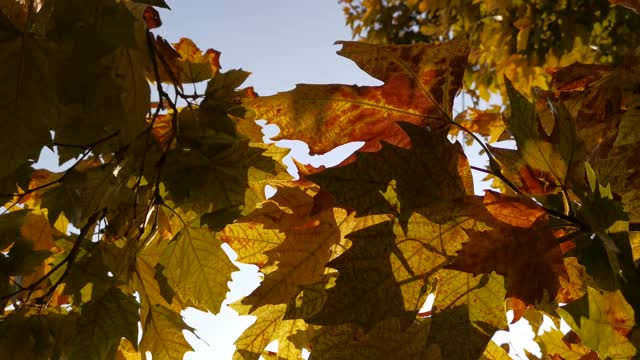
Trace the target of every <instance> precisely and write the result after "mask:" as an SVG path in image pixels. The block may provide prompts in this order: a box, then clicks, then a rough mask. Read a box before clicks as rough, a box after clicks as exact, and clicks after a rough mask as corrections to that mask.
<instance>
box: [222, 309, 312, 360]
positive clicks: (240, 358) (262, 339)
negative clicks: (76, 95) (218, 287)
mask: <svg viewBox="0 0 640 360" xmlns="http://www.w3.org/2000/svg"><path fill="white" fill-rule="evenodd" d="M232 307H233V308H234V309H235V310H237V311H238V312H239V313H240V314H248V313H249V311H248V307H247V306H246V305H242V304H237V303H236V304H232ZM286 308H287V306H286V305H284V304H279V305H265V306H262V307H260V308H258V309H257V310H255V311H252V312H251V315H254V316H257V320H256V322H255V323H253V325H251V326H249V328H248V329H247V330H245V332H243V333H242V335H240V337H239V338H238V340H236V342H235V345H236V352H235V353H234V355H233V360H258V359H259V358H260V356H261V355H262V353H263V351H264V349H265V348H266V347H267V345H269V343H271V342H272V341H274V340H278V353H277V356H278V358H279V359H280V358H281V359H295V358H298V357H300V354H301V353H302V349H301V348H299V347H296V346H295V345H294V344H293V343H292V342H291V341H292V340H293V339H292V337H293V336H295V334H296V333H299V332H304V331H305V330H306V329H307V324H306V323H305V322H304V320H301V319H291V320H284V319H283V316H284V314H285V311H286Z"/></svg>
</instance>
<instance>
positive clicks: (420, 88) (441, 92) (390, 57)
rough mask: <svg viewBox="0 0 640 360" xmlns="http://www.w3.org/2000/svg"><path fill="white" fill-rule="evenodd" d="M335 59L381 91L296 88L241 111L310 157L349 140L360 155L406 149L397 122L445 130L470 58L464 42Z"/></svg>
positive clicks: (358, 48) (359, 49)
mask: <svg viewBox="0 0 640 360" xmlns="http://www.w3.org/2000/svg"><path fill="white" fill-rule="evenodd" d="M338 44H341V45H343V48H342V50H340V51H339V52H338V54H340V55H342V56H345V57H347V58H349V59H351V60H353V61H354V62H355V63H356V64H357V65H358V66H359V67H360V68H361V69H363V70H364V71H366V72H367V73H369V74H370V75H372V76H373V77H375V78H377V79H379V80H381V81H383V82H384V84H383V85H380V86H348V85H298V86H297V87H296V89H294V90H291V91H289V92H286V93H280V94H277V95H273V96H269V97H259V98H257V99H254V100H249V101H246V102H245V103H244V104H245V106H247V107H248V108H250V109H251V110H253V111H254V112H255V114H254V116H253V118H254V119H255V120H259V119H265V120H267V121H268V122H270V123H273V124H276V125H278V126H279V127H280V133H279V134H278V136H277V138H276V139H297V140H302V141H304V142H306V143H307V144H309V148H310V149H311V153H313V154H317V153H325V152H327V151H329V150H331V149H333V148H334V147H336V146H338V145H342V144H346V143H348V142H351V141H364V142H365V145H364V147H363V148H362V149H361V150H362V151H375V150H378V149H380V141H382V140H384V141H386V142H388V143H391V144H394V145H396V146H406V145H407V144H408V141H407V140H408V139H407V136H406V135H405V134H404V132H403V131H402V130H401V129H400V128H399V127H398V126H396V125H395V123H396V122H397V121H404V122H409V123H412V124H415V125H419V126H422V127H425V126H430V127H432V128H441V127H445V126H447V125H448V119H449V118H450V117H451V107H452V106H453V98H454V96H455V94H456V93H457V92H458V89H459V87H460V84H461V80H462V73H463V69H464V66H465V65H466V59H467V55H468V52H469V48H468V45H467V44H466V42H464V41H453V42H448V43H443V44H440V45H426V44H419V45H414V46H401V45H373V44H366V43H358V42H348V41H343V42H338Z"/></svg>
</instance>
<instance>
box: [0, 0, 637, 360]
mask: <svg viewBox="0 0 640 360" xmlns="http://www.w3.org/2000/svg"><path fill="white" fill-rule="evenodd" d="M435 3H436V2H430V1H423V2H420V3H418V2H407V3H406V4H405V5H403V6H406V7H407V8H408V9H416V6H417V9H418V10H420V9H422V7H424V9H422V10H420V11H421V12H424V11H426V10H427V9H433V8H432V6H435V5H433V4H435ZM349 4H351V6H356V5H355V3H349ZM366 4H368V5H369V6H370V7H371V6H373V5H372V4H374V2H371V3H369V2H367V3H366ZM375 4H382V3H378V2H375ZM385 4H386V3H385ZM423 4H426V5H423ZM454 4H457V3H454ZM478 4H480V3H472V4H466V5H464V6H463V5H460V6H457V5H456V6H453V5H452V7H450V8H447V9H450V11H451V12H442V13H441V14H440V15H438V18H441V17H443V16H444V14H458V13H466V12H469V13H470V14H472V15H470V16H476V15H473V14H475V13H474V12H478V11H480V10H482V9H483V7H485V6H490V5H489V3H485V2H482V4H484V5H478ZM491 4H493V3H491ZM509 4H510V3H502V2H499V3H495V4H493V5H491V6H494V7H495V8H496V9H502V10H500V11H502V12H500V13H496V14H495V15H496V16H497V15H500V14H503V13H504V18H503V20H501V23H504V24H507V23H508V22H510V23H508V24H509V26H515V27H519V28H518V29H520V30H518V32H517V34H519V33H520V31H522V29H521V28H524V25H522V24H521V25H515V22H517V21H521V22H526V21H529V22H530V23H536V24H537V21H538V20H539V17H540V16H542V15H540V13H538V12H536V11H537V10H536V9H540V7H537V6H538V5H539V3H538V2H536V3H531V4H530V3H526V2H525V3H524V4H525V5H518V6H519V8H527V9H530V10H531V13H528V12H522V11H520V12H519V13H518V12H517V13H516V14H518V15H517V16H518V17H517V19H514V18H513V17H512V15H509V17H507V15H508V14H507V12H508V11H507V10H505V9H511V5H509ZM544 4H547V3H544ZM554 4H555V5H553V6H551V5H549V6H550V7H549V8H546V7H545V8H544V9H545V11H546V12H542V14H554V13H560V10H558V8H556V6H564V7H562V9H574V8H576V9H582V8H580V7H579V4H584V3H582V2H579V3H574V2H570V3H567V2H558V3H554ZM563 4H564V5H563ZM576 4H578V5H576ZM598 4H600V3H598ZM534 5H535V6H534ZM625 5H626V6H627V7H629V8H630V9H627V8H621V7H618V6H615V7H609V5H606V6H605V5H602V4H600V5H598V6H601V8H600V9H601V10H600V13H599V14H600V15H593V16H594V17H593V18H589V19H591V20H589V21H587V20H584V25H585V28H586V29H591V30H588V31H591V32H589V33H590V34H592V33H593V31H594V30H593V29H595V28H596V25H595V24H597V23H599V21H604V20H603V19H604V18H603V16H605V13H606V14H615V15H611V17H610V16H609V15H606V16H605V17H606V19H608V20H607V23H608V24H609V25H608V26H609V28H607V29H608V30H607V31H606V32H605V33H606V34H607V35H606V36H605V35H603V36H605V37H607V38H608V39H609V40H610V41H608V42H607V41H605V43H606V44H609V45H610V46H611V49H610V50H607V51H608V52H609V53H610V56H611V58H612V61H614V62H615V61H617V60H615V59H618V58H621V59H623V60H620V61H619V62H618V63H615V64H612V65H606V64H587V63H581V62H574V63H572V64H569V65H567V66H561V65H562V64H561V63H560V62H559V63H557V64H556V65H557V67H555V68H554V69H553V70H552V71H551V73H550V75H549V78H548V79H547V78H545V77H539V75H535V79H537V80H536V82H528V83H526V84H529V85H531V84H532V83H537V82H544V81H546V80H549V81H548V83H544V84H545V86H544V87H542V86H540V88H539V89H536V90H535V91H532V92H531V94H529V89H528V88H523V84H525V83H522V82H512V81H511V79H510V78H509V76H506V77H504V78H496V80H495V81H496V83H495V84H494V85H492V86H500V88H501V89H502V90H501V91H502V92H504V94H505V96H506V97H505V98H504V103H505V105H508V106H505V108H504V109H502V108H493V109H489V110H480V109H478V108H470V109H468V110H466V111H465V112H463V113H462V114H460V115H457V116H455V117H454V113H453V103H454V98H455V97H456V95H457V94H459V93H460V92H461V91H466V90H470V88H467V87H465V81H464V79H465V78H474V77H476V78H477V79H480V78H481V76H484V75H480V74H482V73H483V71H485V70H486V69H484V68H483V67H482V66H480V67H478V66H477V65H478V64H477V63H476V60H475V59H476V58H474V54H478V51H480V53H482V51H483V50H482V49H480V50H479V47H481V45H479V43H478V39H479V38H478V36H480V35H478V34H480V33H475V35H474V34H471V36H470V39H466V38H464V37H461V36H453V37H454V38H453V39H448V37H449V36H447V37H445V36H440V37H437V36H432V35H431V34H423V33H422V32H421V33H420V34H422V35H417V33H416V35H415V36H417V37H420V38H421V37H422V36H428V37H429V38H427V40H429V41H430V42H431V43H424V42H418V41H414V40H418V38H415V39H414V38H411V41H409V42H411V44H393V43H382V44H380V43H366V42H358V41H341V42H339V44H340V45H341V49H340V51H339V52H338V54H340V55H341V56H344V57H346V58H348V59H350V60H352V61H353V62H354V64H355V65H356V66H358V67H359V68H360V69H362V70H363V71H365V72H366V73H368V74H369V75H371V76H372V77H374V78H376V79H378V80H380V81H381V82H382V84H381V85H378V86H356V85H345V84H329V85H308V84H301V85H298V86H297V87H296V88H295V89H293V90H290V91H287V92H282V93H279V94H276V95H272V96H258V95H257V94H256V93H255V92H254V91H253V89H252V88H250V87H243V83H244V81H245V80H246V79H247V77H248V76H249V73H248V72H245V71H243V70H227V71H222V70H221V68H220V65H219V58H220V56H221V54H220V53H219V52H218V51H215V50H213V49H209V50H205V51H202V50H201V49H199V48H198V46H197V45H196V44H194V43H193V41H191V40H189V39H188V38H182V39H171V40H172V41H175V42H172V41H169V40H165V39H163V38H161V37H159V36H157V35H155V34H154V29H155V28H157V27H159V26H161V24H162V22H161V19H160V17H159V15H158V12H157V11H156V10H155V9H154V7H165V8H166V7H168V6H167V4H166V3H165V2H164V1H163V0H120V1H115V0H93V1H77V0H42V1H17V0H3V1H0V54H1V55H0V56H1V57H2V59H3V62H2V64H3V66H2V67H1V68H0V79H2V80H3V81H2V83H1V84H0V92H1V95H2V96H0V99H2V103H1V104H0V118H1V120H2V121H0V133H2V134H6V135H3V140H2V143H0V148H1V150H2V151H1V152H0V199H1V200H2V204H4V206H3V208H2V210H1V214H0V250H1V252H2V254H1V255H0V305H1V306H0V334H2V335H1V336H0V358H2V359H5V358H6V359H109V360H111V359H141V358H144V356H145V354H146V353H147V352H150V353H151V354H152V356H153V359H155V360H170V359H182V358H183V356H184V354H185V353H186V352H188V351H190V350H192V348H191V345H190V344H189V343H188V342H187V341H186V340H185V337H184V332H188V331H193V330H194V329H193V328H191V327H190V326H188V325H187V324H186V323H185V321H184V320H183V318H182V316H181V311H182V310H184V309H186V308H196V309H200V310H203V311H209V312H212V313H218V312H219V311H220V308H221V306H222V303H223V300H224V299H225V296H226V293H227V291H228V282H229V281H230V279H231V274H232V273H233V272H234V271H237V270H238V269H237V267H236V265H234V263H233V262H231V261H230V260H229V258H228V257H227V255H226V254H225V252H224V251H223V249H222V245H223V244H228V245H229V246H230V247H231V248H232V249H233V250H234V251H235V252H236V253H237V255H238V259H237V261H239V262H241V263H246V264H253V265H256V266H257V267H258V268H259V269H260V271H261V272H262V274H263V275H264V276H263V280H262V282H261V283H260V285H259V286H258V287H257V288H256V289H255V290H254V291H253V292H252V293H251V294H250V295H248V296H246V297H245V298H243V299H242V300H240V301H238V302H236V303H234V304H232V305H230V306H231V307H232V308H233V309H235V310H236V311H237V312H239V313H240V314H242V315H252V316H255V317H256V318H257V319H256V322H255V323H254V324H253V325H251V326H250V327H249V328H248V329H246V331H245V332H244V333H243V334H242V335H241V336H240V337H239V338H238V339H237V341H236V346H237V350H236V353H235V355H234V359H238V360H240V359H244V360H248V359H258V358H260V357H261V356H262V357H264V358H265V359H297V358H299V357H300V354H301V351H302V349H307V350H309V351H310V354H311V355H310V357H311V359H363V360H364V359H367V360H368V359H388V358H394V359H408V360H412V359H425V360H431V359H434V360H438V359H507V358H509V355H508V354H507V351H506V349H504V348H502V347H500V346H498V345H496V344H495V343H494V342H491V338H492V336H493V335H494V334H495V333H496V332H497V331H499V330H504V329H507V328H508V323H507V317H506V312H507V311H508V310H511V311H513V315H514V321H517V320H518V319H522V318H524V319H527V320H529V322H530V324H531V325H532V327H533V329H534V332H535V341H536V342H537V343H538V344H539V345H540V348H541V352H542V355H543V357H544V358H545V359H565V360H569V359H598V358H601V359H634V358H637V357H638V356H640V351H639V347H640V340H639V339H640V332H639V326H638V324H640V286H638V285H639V284H640V270H639V269H638V260H639V259H640V231H639V230H640V158H639V156H640V155H639V154H640V131H639V130H638V126H637V125H638V118H639V114H640V113H639V111H640V90H639V89H640V52H638V51H637V50H636V51H631V52H627V53H625V54H624V56H623V54H621V53H620V52H619V51H623V50H626V49H630V50H633V49H635V48H634V47H635V45H634V41H636V40H634V39H635V37H634V36H636V34H635V33H633V31H632V30H633V29H635V27H636V26H637V24H638V22H639V21H640V20H639V15H637V14H635V13H634V12H638V10H639V9H640V7H636V6H635V3H634V2H631V1H629V2H625ZM177 6H179V4H178V5H177ZM540 6H542V5H540ZM545 6H546V5H545ZM580 6H581V5H580ZM612 6H613V5H612ZM437 8H438V9H440V7H437ZM451 9H453V10H451ZM462 10H464V11H462ZM376 11H380V9H379V8H378V9H377V10H376ZM412 11H413V10H412ZM447 11H449V10H447ZM483 11H484V10H483ZM567 11H568V10H567ZM596 12H597V11H596ZM596 12H594V14H595V13H596ZM392 14H395V12H394V13H392ZM580 14H582V13H580ZM582 15H584V14H582ZM582 15H577V17H576V19H577V18H581V17H580V16H582ZM351 16H352V17H351V21H354V20H353V19H354V17H353V16H356V15H351ZM434 16H435V15H434ZM557 16H559V17H558V23H559V22H560V20H559V19H564V18H563V17H562V16H566V15H562V16H561V15H557ZM483 18H484V17H483ZM456 19H458V20H455V21H454V23H456V22H457V21H461V20H460V19H459V18H456ZM357 21H368V20H366V17H364V15H363V17H362V19H360V20H357ZM394 21H395V20H394ZM491 21H497V20H495V19H494V20H491ZM568 22H569V20H563V22H562V24H564V25H563V26H568ZM394 24H395V23H394ZM562 24H559V25H562ZM581 24H582V23H581ZM371 26H372V28H376V26H375V25H371ZM456 26H458V25H456ZM460 26H461V25H460ZM464 26H467V25H464ZM501 26H502V25H501ZM530 26H532V27H530V28H529V29H530V30H531V31H534V29H535V28H534V27H533V26H534V25H530ZM536 26H538V25H536ZM411 28H413V27H411ZM457 29H458V28H457V27H456V28H455V31H453V30H448V31H447V34H452V35H457V34H458V31H462V30H457ZM459 29H465V27H460V28H459ZM491 29H493V28H492V27H490V26H489V25H487V27H486V28H483V30H482V32H481V33H486V32H487V31H495V32H497V33H500V32H501V31H503V30H500V29H494V30H491ZM624 29H626V30H624ZM427 30H428V29H427ZM420 31H423V32H424V31H426V30H422V29H420ZM428 31H431V30H428ZM536 31H537V30H536ZM560 33H561V34H564V36H569V37H570V38H571V39H569V40H571V41H569V42H568V43H567V41H564V42H563V41H560V40H559V39H558V38H557V36H560V35H557V34H555V33H554V34H555V35H553V36H556V37H553V38H546V40H544V41H543V40H541V39H539V41H541V42H538V40H533V39H534V38H536V36H538V35H540V33H538V32H536V33H535V35H529V40H527V41H524V40H523V41H524V43H525V44H529V45H531V44H538V43H544V44H546V45H544V46H546V48H544V49H546V50H544V49H542V48H540V51H542V52H543V53H548V52H554V51H557V54H564V53H568V52H569V50H568V49H570V48H571V49H574V50H575V48H573V47H571V46H574V44H575V43H576V42H575V41H577V40H575V39H578V38H580V36H582V35H579V34H577V33H575V32H565V30H562V31H560ZM375 34H376V33H375V32H370V33H368V35H370V36H372V37H373V36H377V35H375ZM402 34H404V33H401V32H398V36H400V37H402V38H403V39H404V37H405V35H402ZM513 34H516V33H512V35H513ZM624 34H627V35H628V34H631V35H629V36H628V37H627V35H624ZM474 36H475V37H474ZM495 36H497V37H500V36H502V35H495ZM513 36H516V37H518V36H517V35H513ZM520 37H524V35H521V36H520ZM573 40H575V41H573ZM603 41H604V40H603ZM605 43H603V44H602V46H603V48H604V46H605ZM567 44H569V45H567ZM614 44H617V45H614ZM529 45H527V46H529ZM565 45H566V46H569V47H566V46H565ZM585 45H586V43H585ZM609 45H607V46H609ZM532 46H533V45H532ZM563 46H565V47H563ZM599 46H600V45H599ZM616 46H619V47H621V48H623V49H622V50H621V49H619V48H617V47H616ZM525 48H526V49H529V48H528V47H525ZM534 48H535V47H534ZM529 50H531V49H529ZM574 50H571V51H574ZM509 54H511V55H509V56H512V55H513V54H514V53H509ZM502 55H504V54H503V53H500V55H499V56H502ZM527 56H529V55H527ZM530 56H531V58H529V60H530V59H532V58H534V57H533V55H532V54H530ZM558 56H561V55H558ZM607 56H609V55H607ZM580 59H583V58H580ZM529 60H527V61H529ZM603 61H604V60H603ZM607 61H608V60H607ZM536 64H538V65H540V64H541V63H536ZM503 65H504V63H502V62H495V63H494V64H493V65H491V66H493V67H494V68H495V69H502V70H501V73H504V74H507V75H509V73H508V72H507V71H506V70H504V67H503ZM534 65H535V64H534ZM538 65H535V66H538ZM535 66H534V67H533V68H535ZM540 66H541V65H540ZM485 75H486V73H485ZM200 82H206V91H204V93H198V92H195V91H194V92H190V91H187V89H190V88H191V87H187V86H185V85H186V84H191V83H200ZM498 84H499V85H498ZM152 99H153V100H152ZM261 119H264V120H266V121H267V122H268V123H271V124H276V125H278V126H279V128H280V130H281V132H280V134H279V138H282V139H297V140H303V141H305V142H306V143H307V144H308V145H309V147H310V149H311V151H312V152H314V153H324V152H326V151H329V150H331V149H332V148H334V147H336V146H338V145H342V144H345V143H348V142H352V141H361V142H363V143H364V145H363V147H362V148H360V150H359V151H358V152H357V153H356V154H354V155H353V156H351V157H349V158H348V159H347V160H345V161H344V162H343V163H342V164H340V166H338V167H334V168H313V167H309V166H304V165H300V166H299V170H300V173H301V174H302V177H301V178H300V179H298V180H294V179H292V178H291V176H290V175H289V174H288V173H287V171H286V169H285V167H284V166H283V165H282V159H283V157H284V156H285V155H286V154H287V150H286V149H281V148H278V147H276V146H275V145H274V144H272V143H264V142H263V140H262V137H263V136H262V132H261V129H260V127H259V126H258V125H257V124H256V120H261ZM460 132H462V133H464V134H466V136H467V137H468V138H469V139H471V140H472V141H475V142H477V143H478V144H480V146H482V148H483V154H484V156H486V157H487V158H488V160H489V161H488V164H489V166H488V167H487V168H479V167H475V166H471V165H470V164H469V161H468V159H467V155H466V154H465V152H464V147H463V146H462V145H461V144H460V143H459V142H458V141H455V138H454V136H453V135H455V134H459V133H460ZM499 139H511V140H513V141H514V142H515V144H516V146H515V148H513V149H509V148H501V147H499V144H496V143H495V142H496V141H497V140H499ZM43 147H48V148H50V149H53V150H55V151H56V152H57V154H58V155H59V159H60V162H66V161H70V164H71V165H68V166H67V168H66V169H65V170H63V171H61V172H52V171H50V170H47V169H38V168H34V162H35V159H37V157H38V154H39V153H40V151H41V149H42V148H43ZM472 169H474V170H477V171H481V172H484V173H486V174H487V175H488V176H490V177H491V178H492V179H494V186H495V189H494V190H486V191H484V194H483V195H476V189H474V183H473V179H472V176H471V170H472ZM267 185H269V186H271V187H273V188H275V189H276V192H275V195H273V196H272V197H270V198H267V197H266V196H265V187H266V186H267ZM496 190H499V191H496ZM430 294H433V295H434V296H435V297H434V299H435V300H434V303H433V307H432V308H431V309H430V310H428V311H424V310H423V309H422V308H423V305H424V303H425V300H426V299H427V297H428V296H429V295H430ZM561 305H562V306H561ZM544 317H548V318H550V319H551V320H552V321H553V323H554V324H555V325H556V326H557V327H559V324H560V322H561V320H564V321H565V322H566V323H567V324H568V325H569V326H570V327H571V331H570V332H569V333H567V334H563V333H562V332H561V331H559V330H558V329H552V330H550V331H545V332H539V331H538V330H539V329H540V327H541V326H542V321H543V318H544ZM139 327H140V329H141V331H139ZM274 340H277V341H278V350H277V352H270V351H267V350H265V348H266V347H267V345H268V344H270V343H272V342H273V341H274ZM532 356H533V355H532Z"/></svg>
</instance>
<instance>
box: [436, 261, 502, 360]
mask: <svg viewBox="0 0 640 360" xmlns="http://www.w3.org/2000/svg"><path fill="white" fill-rule="evenodd" d="M436 278H437V285H436V292H435V296H436V297H435V301H434V303H433V309H432V312H433V316H432V319H431V321H432V322H431V332H430V334H429V340H428V341H429V342H428V343H429V344H430V346H431V347H432V348H433V350H432V351H434V352H436V353H437V354H439V355H440V358H443V359H477V358H479V357H480V356H481V354H482V353H483V351H484V350H485V348H486V346H487V344H488V343H489V341H490V340H491V337H492V336H493V334H494V333H495V332H496V331H497V330H502V329H506V328H507V320H506V315H505V307H504V296H505V293H506V291H505V289H504V280H503V278H502V277H501V276H498V275H496V274H491V275H481V276H473V275H470V274H467V273H464V272H460V271H452V270H443V271H440V272H439V273H438V274H437V275H436ZM453 331H454V332H455V333H456V334H457V336H453V337H452V336H451V332H453Z"/></svg>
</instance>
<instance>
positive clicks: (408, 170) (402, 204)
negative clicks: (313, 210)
mask: <svg viewBox="0 0 640 360" xmlns="http://www.w3.org/2000/svg"><path fill="white" fill-rule="evenodd" d="M398 125H399V126H400V127H401V128H402V129H403V131H404V132H405V133H406V134H407V135H408V136H409V137H410V139H411V148H410V149H405V148H401V147H396V146H393V145H390V144H386V143H383V145H382V149H381V150H380V151H378V152H376V153H359V154H358V155H357V160H356V161H355V162H353V163H351V164H348V165H344V166H340V167H336V168H331V169H327V170H324V171H323V172H321V173H319V174H314V175H311V176H307V178H308V179H309V180H311V181H313V182H315V183H316V184H318V185H320V187H321V188H323V189H324V190H326V191H328V192H329V193H331V194H332V195H333V196H334V197H335V198H336V202H337V204H339V205H341V206H346V207H349V208H353V209H355V210H356V211H357V213H358V214H360V215H368V214H384V213H394V212H396V211H397V210H396V211H394V208H393V206H392V205H391V204H392V203H394V202H397V203H398V205H397V207H399V214H398V215H399V216H400V219H401V221H403V222H404V221H406V219H408V218H409V216H411V213H412V212H414V211H416V209H417V208H428V207H433V208H438V207H439V206H441V207H443V208H446V207H447V206H451V204H453V203H458V202H460V201H461V200H462V199H463V198H464V197H465V196H467V195H470V194H472V193H473V181H472V178H471V171H470V169H469V164H468V162H467V159H466V157H465V156H464V153H463V152H462V148H461V147H460V144H452V143H451V142H449V140H447V139H446V137H445V136H444V134H442V133H435V132H432V131H430V130H427V129H421V128H419V127H417V126H415V125H411V124H407V123H399V124H398ZM408 174H411V176H407V175H408ZM392 181H394V183H395V186H393V187H394V189H392V190H393V191H392V192H388V191H387V190H388V188H389V186H390V184H391V183H392ZM434 212H437V211H434ZM443 217H446V215H444V216H443Z"/></svg>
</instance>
